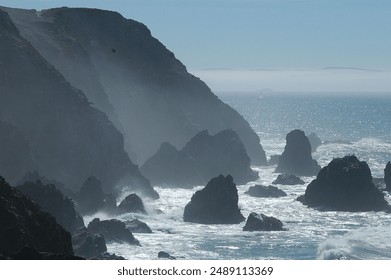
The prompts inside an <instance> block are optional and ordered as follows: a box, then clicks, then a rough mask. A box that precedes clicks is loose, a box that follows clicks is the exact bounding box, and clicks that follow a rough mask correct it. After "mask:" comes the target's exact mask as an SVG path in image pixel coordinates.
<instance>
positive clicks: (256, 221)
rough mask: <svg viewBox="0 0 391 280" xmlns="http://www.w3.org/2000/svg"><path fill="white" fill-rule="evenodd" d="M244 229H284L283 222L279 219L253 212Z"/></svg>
mask: <svg viewBox="0 0 391 280" xmlns="http://www.w3.org/2000/svg"><path fill="white" fill-rule="evenodd" d="M243 230H244V231H283V230H285V229H284V228H283V224H282V222H281V221H280V220H279V219H276V218H274V217H268V216H266V215H264V214H261V215H258V214H257V213H251V214H250V215H249V216H248V218H247V221H246V224H245V226H244V227H243Z"/></svg>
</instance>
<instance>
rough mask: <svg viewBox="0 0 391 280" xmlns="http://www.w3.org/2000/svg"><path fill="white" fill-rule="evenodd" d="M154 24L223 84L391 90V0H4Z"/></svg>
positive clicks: (182, 54) (177, 50)
mask: <svg viewBox="0 0 391 280" xmlns="http://www.w3.org/2000/svg"><path fill="white" fill-rule="evenodd" d="M0 5H3V6H10V7H19V8H34V9H38V10H40V9H46V8H51V7H59V6H69V7H94V8H101V9H108V10H114V11H118V12H120V13H121V14H122V15H123V16H124V17H126V18H131V19H134V20H137V21H140V22H142V23H144V24H146V25H147V26H148V28H149V29H150V30H151V32H152V34H153V36H155V37H156V38H158V39H159V40H160V41H161V42H162V43H163V44H164V45H165V46H166V47H167V48H168V49H169V50H171V51H172V52H174V54H175V56H176V57H177V58H178V59H179V60H181V61H182V62H183V63H184V64H185V65H186V67H187V69H188V70H189V71H190V72H191V73H193V74H195V75H196V76H199V77H201V78H202V79H203V80H204V81H206V82H207V84H208V85H209V86H210V87H211V88H212V89H213V90H215V91H227V90H232V91H235V90H244V91H246V90H247V91H257V90H260V89H264V88H270V89H272V90H275V91H326V92H327V91H348V92H375V91H376V92H391V36H390V35H389V33H390V31H391V1H390V0H194V1H193V0H78V1H76V0H73V1H72V0H71V1H63V0H20V1H19V0H12V1H11V0H8V1H7V0H0Z"/></svg>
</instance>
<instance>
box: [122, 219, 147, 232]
mask: <svg viewBox="0 0 391 280" xmlns="http://www.w3.org/2000/svg"><path fill="white" fill-rule="evenodd" d="M125 223H126V228H127V229H128V230H130V232H132V233H152V230H151V228H150V227H149V226H148V225H147V224H146V223H144V222H141V221H139V220H137V219H134V220H132V221H128V222H125Z"/></svg>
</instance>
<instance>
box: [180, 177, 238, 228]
mask: <svg viewBox="0 0 391 280" xmlns="http://www.w3.org/2000/svg"><path fill="white" fill-rule="evenodd" d="M183 220H184V221H185V222H192V223H200V224H238V223H240V222H242V221H243V220H244V217H243V215H242V214H241V213H240V210H239V207H238V190H237V188H236V185H235V183H234V182H233V178H232V177H231V176H230V175H228V176H227V177H224V176H222V175H220V176H219V177H216V178H213V179H212V180H210V181H209V183H208V184H207V185H206V186H205V188H203V189H202V190H200V191H197V192H196V193H195V194H194V195H193V196H192V198H191V201H190V202H189V203H188V204H187V205H186V207H185V211H184V214H183Z"/></svg>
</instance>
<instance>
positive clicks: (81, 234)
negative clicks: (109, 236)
mask: <svg viewBox="0 0 391 280" xmlns="http://www.w3.org/2000/svg"><path fill="white" fill-rule="evenodd" d="M72 245H73V251H74V252H75V255H77V256H81V257H83V258H86V259H93V258H96V257H98V256H99V255H100V254H102V253H105V252H107V247H106V240H105V238H104V237H103V235H101V234H92V233H90V232H89V231H88V230H87V228H85V227H81V228H79V229H78V230H77V231H76V232H75V233H74V234H73V235H72Z"/></svg>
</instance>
